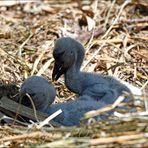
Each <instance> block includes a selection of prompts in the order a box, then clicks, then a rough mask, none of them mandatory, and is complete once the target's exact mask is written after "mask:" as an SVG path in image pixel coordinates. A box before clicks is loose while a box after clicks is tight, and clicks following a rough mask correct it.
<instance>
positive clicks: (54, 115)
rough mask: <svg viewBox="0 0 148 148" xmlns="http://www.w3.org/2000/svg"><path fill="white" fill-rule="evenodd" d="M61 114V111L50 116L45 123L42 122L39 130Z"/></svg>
mask: <svg viewBox="0 0 148 148" xmlns="http://www.w3.org/2000/svg"><path fill="white" fill-rule="evenodd" d="M61 113H62V110H61V109H59V110H58V111H56V112H55V113H53V114H52V115H50V116H49V117H48V118H46V119H45V120H44V121H42V122H40V123H39V125H38V126H37V128H38V129H40V128H41V127H43V126H44V125H47V124H48V122H49V121H50V120H52V119H54V118H55V117H56V116H58V115H59V114H61Z"/></svg>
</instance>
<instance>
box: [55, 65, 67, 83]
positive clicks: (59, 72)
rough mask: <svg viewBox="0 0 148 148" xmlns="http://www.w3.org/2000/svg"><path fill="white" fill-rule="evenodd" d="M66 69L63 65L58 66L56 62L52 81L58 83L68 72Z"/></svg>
mask: <svg viewBox="0 0 148 148" xmlns="http://www.w3.org/2000/svg"><path fill="white" fill-rule="evenodd" d="M66 70H67V69H66V68H64V67H63V64H57V63H56V62H55V64H54V69H53V72H52V80H53V81H57V80H58V79H59V77H60V76H61V75H62V74H64V73H65V72H66Z"/></svg>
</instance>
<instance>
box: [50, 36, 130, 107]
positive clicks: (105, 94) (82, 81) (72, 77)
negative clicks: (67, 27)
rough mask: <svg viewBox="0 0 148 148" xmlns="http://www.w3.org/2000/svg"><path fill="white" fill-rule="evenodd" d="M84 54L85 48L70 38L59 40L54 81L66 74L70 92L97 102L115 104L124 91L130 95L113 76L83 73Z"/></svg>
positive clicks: (55, 54) (54, 52)
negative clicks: (81, 68) (81, 69)
mask: <svg viewBox="0 0 148 148" xmlns="http://www.w3.org/2000/svg"><path fill="white" fill-rule="evenodd" d="M84 54H85V50H84V47H83V46H82V45H81V43H79V42H78V41H76V40H74V39H72V38H69V37H63V38H60V39H58V40H57V41H56V43H55V47H54V50H53V57H54V59H55V63H54V69H53V74H52V78H53V80H57V79H58V78H59V77H60V76H61V75H62V74H64V77H65V84H66V86H67V88H68V89H69V90H71V91H72V92H75V93H77V94H79V95H80V96H82V95H88V96H91V97H92V98H94V99H95V100H99V99H101V100H102V101H104V102H106V103H107V104H108V103H109V104H111V103H113V102H114V101H115V100H116V99H117V98H118V97H119V96H120V95H121V94H122V93H123V91H126V92H129V93H130V90H129V89H128V88H127V87H126V86H125V85H123V84H121V83H120V82H119V81H118V80H116V79H114V78H113V77H111V76H103V75H99V74H93V73H87V72H81V71H80V67H81V65H82V62H83V59H84ZM127 100H128V99H127Z"/></svg>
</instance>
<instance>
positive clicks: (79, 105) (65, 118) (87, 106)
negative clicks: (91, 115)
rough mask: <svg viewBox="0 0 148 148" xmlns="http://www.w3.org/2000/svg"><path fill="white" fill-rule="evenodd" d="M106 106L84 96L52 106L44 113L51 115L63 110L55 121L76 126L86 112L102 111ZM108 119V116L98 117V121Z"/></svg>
mask: <svg viewBox="0 0 148 148" xmlns="http://www.w3.org/2000/svg"><path fill="white" fill-rule="evenodd" d="M105 105H106V104H105V103H104V102H102V101H95V100H93V99H92V98H90V97H89V96H85V95H84V96H82V97H80V98H78V99H76V100H74V101H69V102H66V103H59V104H54V105H51V106H50V107H49V108H47V109H46V110H45V111H44V112H45V113H47V114H49V115H51V114H52V113H54V112H55V111H57V110H59V109H62V113H61V114H60V115H58V116H57V117H56V118H54V119H53V120H54V121H55V122H57V123H59V124H61V125H64V126H74V125H79V124H80V119H81V117H82V116H83V115H84V114H85V113H86V112H88V111H91V110H96V109H100V108H102V107H104V106H105ZM108 115H109V114H108ZM106 118H107V116H105V115H102V116H98V117H96V119H97V120H103V119H106Z"/></svg>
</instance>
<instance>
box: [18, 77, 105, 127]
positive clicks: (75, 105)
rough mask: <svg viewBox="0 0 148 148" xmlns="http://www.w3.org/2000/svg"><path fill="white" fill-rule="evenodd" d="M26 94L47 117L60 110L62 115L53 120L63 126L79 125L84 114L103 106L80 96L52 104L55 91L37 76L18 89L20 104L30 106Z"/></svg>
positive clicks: (30, 78) (99, 102)
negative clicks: (72, 99)
mask: <svg viewBox="0 0 148 148" xmlns="http://www.w3.org/2000/svg"><path fill="white" fill-rule="evenodd" d="M26 93H28V94H29V95H30V96H31V97H32V99H33V102H34V104H35V107H36V109H37V110H39V111H42V112H44V113H47V114H49V116H50V115H51V114H52V113H54V112H56V111H57V110H58V109H62V113H61V114H60V115H58V116H57V117H56V118H54V119H53V120H54V121H55V122H56V123H59V124H61V125H64V126H73V125H79V124H80V119H81V117H82V116H83V115H84V113H86V112H88V111H91V110H95V109H99V108H101V107H104V106H105V103H103V102H102V101H98V102H97V101H95V100H93V99H92V98H91V97H89V96H82V97H79V98H78V99H76V100H74V101H69V102H66V103H58V104H52V103H53V102H54V99H55V95H56V92H55V89H54V87H53V86H52V85H51V84H50V83H49V82H48V81H47V80H46V79H45V78H43V77H39V76H31V77H29V78H28V79H26V80H25V81H24V83H23V84H22V86H21V89H20V97H21V98H22V104H24V105H26V106H31V103H30V100H29V99H28V98H27V96H26ZM103 117H104V116H102V117H101V116H99V119H100V118H101V119H103ZM97 119H98V118H97Z"/></svg>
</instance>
